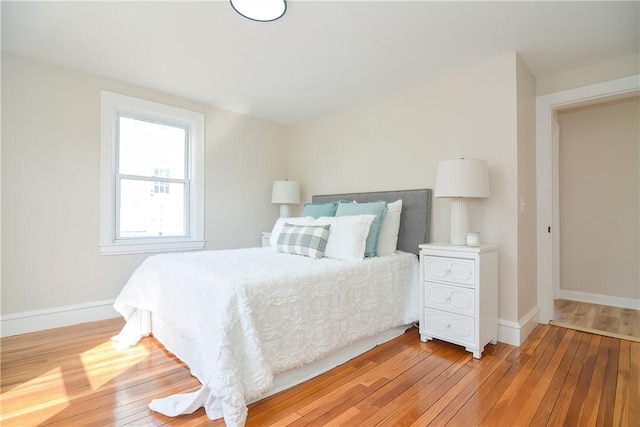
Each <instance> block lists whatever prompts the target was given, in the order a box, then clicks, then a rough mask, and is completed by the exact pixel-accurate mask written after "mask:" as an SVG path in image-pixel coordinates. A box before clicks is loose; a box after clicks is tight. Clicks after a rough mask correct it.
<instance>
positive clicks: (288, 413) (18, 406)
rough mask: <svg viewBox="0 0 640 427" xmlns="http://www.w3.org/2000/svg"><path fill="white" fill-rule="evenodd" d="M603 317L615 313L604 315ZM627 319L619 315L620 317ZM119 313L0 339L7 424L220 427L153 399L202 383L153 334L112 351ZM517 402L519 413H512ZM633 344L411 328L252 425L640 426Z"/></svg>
mask: <svg viewBox="0 0 640 427" xmlns="http://www.w3.org/2000/svg"><path fill="white" fill-rule="evenodd" d="M603 314H604V315H609V314H611V313H609V312H608V313H603ZM621 318H622V317H621ZM121 326H122V321H121V320H120V319H118V320H117V321H114V320H109V321H101V322H95V324H85V325H76V326H73V327H68V328H60V329H56V330H52V331H47V332H46V333H35V334H25V335H24V336H17V337H9V338H7V339H1V340H0V347H1V355H2V356H3V359H2V361H1V366H0V368H1V372H2V389H1V394H0V407H1V408H2V411H1V412H0V424H2V425H3V427H4V426H21V427H22V426H35V425H38V426H65V427H66V426H76V425H87V426H89V425H90V426H93V425H97V426H98V425H110V426H120V425H121V426H188V427H199V426H216V427H217V426H224V421H223V420H215V421H212V420H209V419H208V418H207V416H206V413H205V411H204V409H202V408H200V409H198V410H197V411H195V412H194V413H193V414H190V415H184V416H181V417H176V418H169V417H166V416H163V415H161V414H158V413H156V412H154V411H151V410H150V409H149V407H148V404H149V401H150V400H151V399H153V398H156V397H164V396H167V395H170V394H173V393H178V392H180V393H182V392H189V391H193V390H196V389H197V388H199V387H200V384H199V383H198V381H197V380H196V379H195V378H193V377H192V376H191V375H190V373H189V370H188V368H187V367H186V366H185V365H184V364H183V363H182V362H180V361H179V360H178V359H176V358H175V356H173V355H171V354H169V353H167V352H166V350H165V349H164V348H163V347H162V345H160V344H159V343H158V342H157V341H156V340H155V339H154V338H153V337H148V338H144V339H143V340H142V341H141V342H140V343H139V344H138V346H135V347H133V348H131V349H128V350H126V351H124V352H118V351H116V350H115V349H114V348H113V347H112V346H111V345H110V342H109V339H110V337H111V336H113V335H115V334H116V333H117V332H118V331H119V329H120V328H121ZM514 408H517V411H514ZM639 412H640V343H637V342H630V341H621V340H620V339H616V338H610V337H601V336H597V335H593V334H589V333H585V332H580V331H574V330H564V329H561V328H558V327H555V326H549V325H539V326H538V327H536V328H535V329H534V331H533V332H532V334H531V335H530V337H529V339H527V340H526V341H525V342H524V343H523V345H522V346H521V347H513V346H509V345H506V344H500V343H499V344H498V345H497V346H495V347H494V346H487V348H486V349H485V352H484V354H483V357H482V358H481V359H480V360H476V359H473V358H472V357H471V355H470V353H468V352H466V351H465V350H464V348H462V347H460V346H456V345H453V344H449V343H445V342H442V341H438V340H434V341H430V342H428V343H422V342H420V339H419V336H418V332H417V329H415V328H414V329H412V330H410V331H408V332H407V333H406V334H404V335H403V336H401V337H398V338H397V339H396V340H393V341H391V342H389V343H386V344H383V345H381V346H377V347H376V348H374V349H373V350H371V351H370V352H368V353H365V354H363V355H361V356H359V357H357V358H355V359H353V360H352V361H350V362H347V363H346V364H343V365H341V366H339V367H337V368H335V369H333V370H331V371H329V372H327V373H325V374H323V375H320V376H318V377H316V378H313V379H311V380H309V381H307V382H305V383H303V384H300V385H298V386H296V387H294V388H292V389H289V390H285V391H283V392H281V393H279V394H277V395H274V396H271V397H269V398H266V399H263V400H261V401H258V402H255V403H254V404H252V405H250V406H249V417H248V420H247V426H249V427H251V426H264V425H271V426H288V425H291V426H301V425H313V426H316V425H318V426H319V425H331V426H340V425H343V426H356V425H357V426H385V427H386V426H408V425H411V424H414V425H420V426H422V425H438V426H440V425H448V426H475V425H482V424H487V425H489V424H491V425H513V426H519V425H532V426H538V425H540V426H542V425H567V426H569V425H578V426H583V425H588V426H591V425H603V426H610V425H617V424H619V425H634V426H635V425H640V413H639Z"/></svg>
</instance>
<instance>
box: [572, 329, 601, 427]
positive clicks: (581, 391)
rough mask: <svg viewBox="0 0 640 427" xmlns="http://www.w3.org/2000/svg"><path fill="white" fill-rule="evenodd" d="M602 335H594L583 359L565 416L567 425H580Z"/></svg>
mask: <svg viewBox="0 0 640 427" xmlns="http://www.w3.org/2000/svg"><path fill="white" fill-rule="evenodd" d="M601 340H602V337H600V336H599V335H592V336H591V342H590V343H589V348H588V349H587V354H586V357H585V358H584V359H583V361H582V367H581V369H580V374H579V376H578V381H577V383H576V386H575V390H574V392H573V397H572V398H571V401H570V403H569V407H568V409H567V415H566V417H565V425H566V426H567V427H569V426H578V421H579V420H580V415H581V414H582V411H583V409H584V403H585V400H586V398H587V393H588V392H589V385H590V383H591V381H592V380H593V371H594V369H595V365H596V358H597V356H598V348H599V347H600V342H601Z"/></svg>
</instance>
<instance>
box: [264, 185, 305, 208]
mask: <svg viewBox="0 0 640 427" xmlns="http://www.w3.org/2000/svg"><path fill="white" fill-rule="evenodd" d="M271 203H283V204H296V203H300V184H298V183H297V182H294V181H273V190H272V191H271Z"/></svg>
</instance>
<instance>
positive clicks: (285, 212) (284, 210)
mask: <svg viewBox="0 0 640 427" xmlns="http://www.w3.org/2000/svg"><path fill="white" fill-rule="evenodd" d="M290 216H291V214H290V213H289V205H280V218H289V217H290Z"/></svg>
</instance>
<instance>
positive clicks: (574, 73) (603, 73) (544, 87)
mask: <svg viewBox="0 0 640 427" xmlns="http://www.w3.org/2000/svg"><path fill="white" fill-rule="evenodd" d="M637 74H640V54H637V53H636V54H635V55H629V56H624V57H621V58H616V59H612V60H611V61H606V62H600V63H597V64H591V65H589V66H586V67H582V68H577V69H574V70H567V71H564V72H561V73H556V74H553V75H549V76H543V77H540V78H538V79H537V89H536V91H537V94H538V95H546V94H549V93H554V92H559V91H562V90H567V89H575V88H577V87H582V86H588V85H592V84H595V83H600V82H605V81H609V80H615V79H620V78H622V77H629V76H634V75H637Z"/></svg>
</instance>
